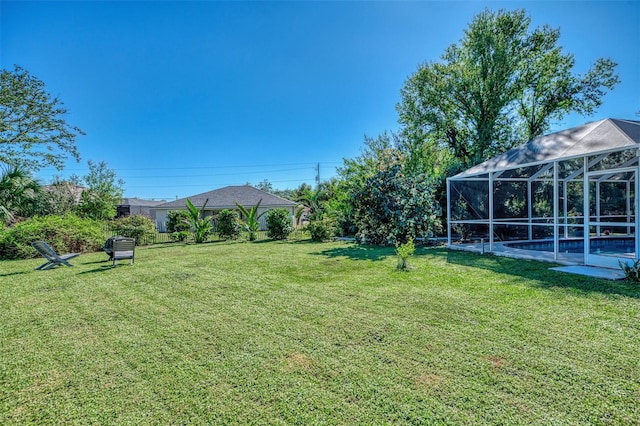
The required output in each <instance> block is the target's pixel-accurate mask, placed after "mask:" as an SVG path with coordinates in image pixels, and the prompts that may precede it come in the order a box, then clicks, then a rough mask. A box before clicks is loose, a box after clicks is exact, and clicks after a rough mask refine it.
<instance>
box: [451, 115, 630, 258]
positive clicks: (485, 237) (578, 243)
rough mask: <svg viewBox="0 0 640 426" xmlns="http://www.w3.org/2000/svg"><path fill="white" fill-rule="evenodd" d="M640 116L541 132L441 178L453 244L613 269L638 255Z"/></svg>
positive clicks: (471, 248)
mask: <svg viewBox="0 0 640 426" xmlns="http://www.w3.org/2000/svg"><path fill="white" fill-rule="evenodd" d="M639 148H640V121H631V120H615V119H606V120H602V121H597V122H594V123H589V124H586V125H584V126H580V127H576V128H573V129H568V130H563V131H560V132H557V133H553V134H549V135H546V136H541V137H538V138H535V139H532V140H531V141H529V142H527V143H526V144H524V145H521V146H519V147H516V148H513V149H511V150H509V151H507V152H506V153H504V154H502V155H500V156H498V157H495V158H493V159H491V160H488V161H485V162H484V163H482V164H479V165H477V166H475V167H472V168H470V169H468V170H466V171H465V172H463V173H460V174H458V175H456V176H453V177H451V178H449V179H447V200H448V208H447V210H448V211H447V214H448V216H447V217H448V218H450V220H449V221H448V229H447V239H448V244H449V246H450V247H452V248H460V249H468V250H476V251H486V252H494V253H496V254H505V255H510V256H516V257H530V258H539V259H548V260H554V261H557V262H561V263H569V264H586V265H594V266H604V267H614V268H618V267H619V263H618V261H619V260H622V261H624V262H627V263H628V262H632V261H634V260H636V259H637V258H638V254H639V253H640V239H639V238H638V232H637V230H638V229H639V227H640V215H638V214H637V212H638V210H639V208H640V204H639V203H640V201H639V199H638V197H637V196H636V194H638V193H640V186H639V185H640V184H639V182H638V172H639V171H640V163H639V162H638V159H639V155H640V154H639Z"/></svg>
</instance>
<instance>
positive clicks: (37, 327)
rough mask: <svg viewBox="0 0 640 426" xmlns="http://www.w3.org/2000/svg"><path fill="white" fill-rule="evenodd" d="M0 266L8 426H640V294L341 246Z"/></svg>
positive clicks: (235, 246) (496, 264)
mask: <svg viewBox="0 0 640 426" xmlns="http://www.w3.org/2000/svg"><path fill="white" fill-rule="evenodd" d="M105 260H106V256H105V255H104V254H101V253H96V254H88V255H82V256H80V257H78V258H76V259H73V260H72V261H71V262H72V263H74V265H75V266H74V267H72V268H68V267H60V268H57V269H55V270H51V271H34V268H35V267H36V266H38V265H39V264H40V263H42V261H41V259H34V260H28V261H3V262H0V295H1V296H0V303H1V305H0V424H25V423H32V424H50V423H57V424H205V423H211V424H276V425H277V424H300V425H308V424H523V425H528V424H542V425H548V424H638V422H640V287H638V286H634V285H632V284H627V283H624V282H622V283H621V282H609V281H604V280H598V279H593V278H586V277H580V276H573V275H568V274H561V273H558V272H554V271H548V269H547V268H548V267H549V264H545V263H537V262H529V261H521V260H512V259H506V258H500V257H492V256H484V257H483V256H479V255H474V254H469V253H462V252H452V251H447V250H444V249H418V251H417V253H416V256H415V257H413V258H412V259H411V263H412V265H413V266H414V269H413V270H412V271H410V272H400V271H396V269H395V265H396V259H395V257H394V256H393V250H392V249H389V248H386V249H381V248H368V247H359V246H356V245H353V244H349V243H327V244H315V243H310V242H305V241H301V242H259V243H209V244H203V245H166V246H153V247H149V248H140V249H138V250H137V256H136V263H135V265H133V266H130V265H129V263H128V261H123V262H121V264H120V265H119V266H118V267H117V268H115V269H113V268H111V267H110V266H109V265H110V263H108V262H105Z"/></svg>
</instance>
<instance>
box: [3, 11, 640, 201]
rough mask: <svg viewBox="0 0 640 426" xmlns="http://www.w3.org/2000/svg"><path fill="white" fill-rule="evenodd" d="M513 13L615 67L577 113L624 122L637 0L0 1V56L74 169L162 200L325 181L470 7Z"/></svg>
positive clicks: (387, 115)
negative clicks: (95, 168)
mask: <svg viewBox="0 0 640 426" xmlns="http://www.w3.org/2000/svg"><path fill="white" fill-rule="evenodd" d="M485 8H488V9H491V10H498V9H508V10H511V9H516V8H524V9H526V10H527V12H528V13H529V15H530V17H531V18H532V28H533V27H536V26H540V25H544V24H548V25H550V26H551V27H554V28H560V30H561V40H560V44H561V45H562V46H563V48H564V51H565V52H570V53H573V54H574V55H575V58H576V71H577V72H578V73H584V72H586V71H587V69H588V68H589V67H590V66H591V65H592V63H593V62H594V61H595V60H596V59H597V58H599V57H611V58H612V59H613V60H615V61H616V62H618V64H619V66H618V73H619V76H620V79H621V81H622V83H621V84H620V85H619V86H618V87H617V88H616V89H615V90H614V91H613V92H611V93H609V94H608V95H606V97H605V98H604V104H603V106H602V107H601V108H600V109H599V110H598V111H597V113H596V114H594V115H593V116H591V117H580V116H575V115H574V116H570V117H567V118H566V119H565V120H563V122H562V123H558V125H557V126H556V128H555V129H554V130H559V129H562V128H566V127H572V126H575V125H580V124H583V123H584V122H587V121H593V120H598V119H602V118H607V117H612V118H627V119H638V116H637V115H636V114H635V113H636V112H637V111H638V110H640V48H639V46H640V2H638V1H598V2H583V1H535V2H527V1H501V2H481V1H449V2H437V1H424V2H417V1H414V2H381V1H376V2H366V1H363V2H334V1H331V2H329V1H327V2H323V1H317V2H213V1H200V2H171V1H136V2H126V1H112V2H97V1H72V2H56V1H45V2H28V1H7V0H2V1H0V14H1V15H0V27H1V30H0V43H1V44H0V65H1V67H2V68H8V69H12V68H13V65H14V64H17V65H20V66H22V67H23V68H26V69H27V70H29V71H30V72H31V73H32V74H33V75H35V76H36V77H38V78H40V79H41V80H43V81H44V82H45V84H46V87H47V90H48V91H49V92H50V93H51V94H52V95H54V96H59V97H60V99H61V100H62V101H64V103H65V106H66V107H67V108H68V110H69V113H70V114H69V115H68V117H67V121H68V122H70V123H72V124H74V125H77V126H79V127H80V128H82V129H83V130H84V131H85V132H86V133H87V135H86V136H82V137H79V138H78V141H77V145H78V148H79V150H80V154H81V156H82V160H81V162H80V163H76V162H75V161H69V162H68V163H67V166H66V167H65V169H64V170H63V171H61V172H59V171H56V170H55V169H50V170H42V171H41V172H40V173H39V175H38V177H39V178H40V179H41V181H42V182H43V183H48V182H49V181H51V179H52V178H53V176H54V175H58V176H60V177H62V178H65V177H68V176H70V175H72V174H76V175H80V176H82V175H83V174H85V173H86V171H87V167H86V163H87V160H93V161H105V162H106V163H107V164H108V166H109V168H111V169H113V170H115V172H116V174H117V176H118V177H119V178H122V179H123V180H124V181H125V185H124V187H125V195H126V196H128V197H136V196H137V197H141V198H150V199H151V198H153V199H167V200H171V199H175V198H176V197H180V198H182V197H186V196H189V195H192V194H197V193H201V192H204V191H208V190H211V189H215V188H219V187H222V186H226V185H241V184H244V183H247V182H249V183H253V184H255V183H258V182H261V181H263V180H264V179H268V180H269V181H270V182H272V183H273V185H274V186H275V187H276V188H295V187H297V186H299V185H300V184H301V183H303V182H307V183H310V184H313V182H314V179H315V167H316V164H318V163H319V164H320V177H321V179H325V178H330V177H332V176H334V175H335V168H336V167H337V166H340V165H341V164H342V159H343V158H352V157H355V156H356V155H358V154H359V153H360V150H361V149H362V147H363V140H364V135H365V134H366V135H369V136H374V137H375V136H377V135H378V134H380V133H382V132H383V131H385V130H392V131H393V130H397V129H398V123H397V114H396V111H395V105H396V103H397V102H398V101H399V100H400V94H399V93H400V89H401V87H402V85H403V83H404V81H405V80H406V79H407V77H408V76H409V75H410V74H412V73H413V72H414V71H415V70H416V69H417V67H418V66H419V65H420V64H421V63H424V62H426V61H435V60H438V58H439V57H440V55H441V54H442V53H443V51H444V49H445V48H446V47H447V46H449V45H450V44H452V43H455V42H458V41H459V40H460V39H461V37H462V36H463V31H464V29H465V28H466V27H467V25H468V24H469V22H470V21H471V20H472V19H473V17H474V16H475V15H476V14H478V13H479V12H481V11H482V10H484V9H485Z"/></svg>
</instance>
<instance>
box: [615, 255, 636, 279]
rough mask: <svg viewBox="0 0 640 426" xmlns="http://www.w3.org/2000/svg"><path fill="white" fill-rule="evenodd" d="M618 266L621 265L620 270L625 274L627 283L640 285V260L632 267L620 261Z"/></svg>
mask: <svg viewBox="0 0 640 426" xmlns="http://www.w3.org/2000/svg"><path fill="white" fill-rule="evenodd" d="M618 265H620V269H622V272H624V275H625V278H626V280H627V281H631V282H634V283H640V259H638V260H636V261H635V262H633V263H632V264H630V265H629V264H627V263H625V262H621V261H620V260H618Z"/></svg>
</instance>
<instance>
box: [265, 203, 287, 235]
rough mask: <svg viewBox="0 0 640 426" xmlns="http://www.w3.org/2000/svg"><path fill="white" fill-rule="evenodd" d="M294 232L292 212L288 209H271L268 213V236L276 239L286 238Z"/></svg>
mask: <svg viewBox="0 0 640 426" xmlns="http://www.w3.org/2000/svg"><path fill="white" fill-rule="evenodd" d="M291 232H293V226H292V225H291V214H290V213H289V211H288V210H287V209H273V210H269V213H268V214H267V236H268V237H269V238H272V239H274V240H286V239H287V237H288V236H289V234H291Z"/></svg>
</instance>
